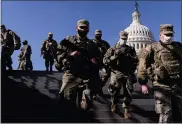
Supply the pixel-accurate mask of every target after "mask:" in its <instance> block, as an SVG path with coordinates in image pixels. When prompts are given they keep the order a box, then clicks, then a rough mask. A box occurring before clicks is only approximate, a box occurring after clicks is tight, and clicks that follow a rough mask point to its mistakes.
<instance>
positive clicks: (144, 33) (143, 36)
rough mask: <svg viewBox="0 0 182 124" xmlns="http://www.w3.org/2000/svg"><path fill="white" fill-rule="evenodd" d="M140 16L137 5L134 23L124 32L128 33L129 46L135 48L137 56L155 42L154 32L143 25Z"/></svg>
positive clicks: (133, 15)
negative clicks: (141, 50)
mask: <svg viewBox="0 0 182 124" xmlns="http://www.w3.org/2000/svg"><path fill="white" fill-rule="evenodd" d="M140 16H141V15H140V13H139V11H138V8H137V6H136V5H135V11H134V13H133V14H132V17H133V22H132V23H131V24H130V26H129V27H127V28H126V29H125V30H124V31H126V32H128V39H127V44H128V45H130V46H132V47H134V48H135V50H136V53H137V54H138V52H139V51H140V49H142V48H144V47H146V46H147V44H150V43H152V42H153V41H154V38H153V35H152V32H151V31H150V30H149V28H147V27H146V26H144V25H142V24H141V21H140Z"/></svg>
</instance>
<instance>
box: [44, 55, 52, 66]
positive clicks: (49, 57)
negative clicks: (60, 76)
mask: <svg viewBox="0 0 182 124" xmlns="http://www.w3.org/2000/svg"><path fill="white" fill-rule="evenodd" d="M43 58H44V59H45V67H46V68H48V67H49V66H50V67H52V66H53V64H54V57H53V55H51V54H49V53H44V55H43Z"/></svg>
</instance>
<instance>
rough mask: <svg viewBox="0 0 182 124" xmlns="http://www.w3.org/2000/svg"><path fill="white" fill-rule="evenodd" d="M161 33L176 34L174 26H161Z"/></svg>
mask: <svg viewBox="0 0 182 124" xmlns="http://www.w3.org/2000/svg"><path fill="white" fill-rule="evenodd" d="M160 32H162V33H164V34H174V29H173V25H172V24H161V25H160Z"/></svg>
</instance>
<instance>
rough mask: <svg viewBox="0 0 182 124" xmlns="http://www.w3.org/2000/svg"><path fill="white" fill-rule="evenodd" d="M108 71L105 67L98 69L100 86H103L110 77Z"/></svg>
mask: <svg viewBox="0 0 182 124" xmlns="http://www.w3.org/2000/svg"><path fill="white" fill-rule="evenodd" d="M110 73H111V72H109V70H106V68H102V69H100V70H99V75H100V79H101V86H102V87H104V86H105V84H106V83H107V81H108V79H109V77H110Z"/></svg>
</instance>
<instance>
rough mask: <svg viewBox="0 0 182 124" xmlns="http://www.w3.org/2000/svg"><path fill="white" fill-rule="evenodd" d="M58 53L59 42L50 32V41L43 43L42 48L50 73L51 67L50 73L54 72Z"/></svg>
mask: <svg viewBox="0 0 182 124" xmlns="http://www.w3.org/2000/svg"><path fill="white" fill-rule="evenodd" d="M56 52H57V42H56V41H55V40H54V39H53V34H52V33H51V32H49V33H48V39H47V40H45V41H44V42H43V44H42V47H41V55H42V54H43V58H44V59H45V66H46V71H49V66H50V71H52V66H53V64H54V59H55V56H56Z"/></svg>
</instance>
